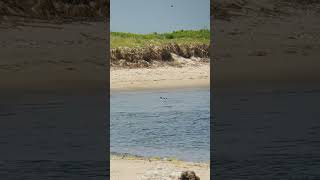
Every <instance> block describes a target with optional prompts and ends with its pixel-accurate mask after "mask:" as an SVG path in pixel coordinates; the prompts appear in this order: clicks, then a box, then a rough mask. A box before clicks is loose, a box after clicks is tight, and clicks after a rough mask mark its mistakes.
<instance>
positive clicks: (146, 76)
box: [110, 63, 210, 91]
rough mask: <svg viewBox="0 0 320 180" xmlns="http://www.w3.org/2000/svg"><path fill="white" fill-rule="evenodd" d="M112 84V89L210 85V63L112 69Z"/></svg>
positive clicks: (150, 88)
mask: <svg viewBox="0 0 320 180" xmlns="http://www.w3.org/2000/svg"><path fill="white" fill-rule="evenodd" d="M110 86H111V91H114V90H120V91H126V90H152V89H171V88H192V87H209V86H210V64H209V63H201V64H198V65H187V66H183V67H173V66H164V67H157V68H138V69H111V84H110Z"/></svg>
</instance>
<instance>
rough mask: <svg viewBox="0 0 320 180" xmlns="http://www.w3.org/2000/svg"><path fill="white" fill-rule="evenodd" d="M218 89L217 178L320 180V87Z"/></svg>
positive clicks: (215, 121) (215, 127)
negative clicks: (246, 89)
mask: <svg viewBox="0 0 320 180" xmlns="http://www.w3.org/2000/svg"><path fill="white" fill-rule="evenodd" d="M239 91H240V90H237V89H233V90H232V91H231V92H226V91H225V90H224V89H222V90H219V89H218V90H217V93H215V96H214V101H213V102H214V106H213V109H214V113H215V118H214V119H213V121H212V123H213V124H212V125H213V126H212V127H213V131H212V133H213V137H214V138H213V142H212V146H213V150H214V151H213V152H212V154H213V155H212V159H211V160H212V168H213V169H214V171H213V172H214V173H213V175H214V177H215V178H214V179H222V180H225V179H319V177H320V171H319V170H320V131H319V130H320V121H319V119H320V111H319V107H320V106H319V105H320V90H319V89H272V90H263V91H258V90H257V91H255V90H251V91H249V90H248V91H247V92H246V91H244V92H239Z"/></svg>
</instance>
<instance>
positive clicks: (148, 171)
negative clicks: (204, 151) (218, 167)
mask: <svg viewBox="0 0 320 180" xmlns="http://www.w3.org/2000/svg"><path fill="white" fill-rule="evenodd" d="M110 165H111V172H110V173H111V176H110V177H111V179H112V180H129V179H130V180H140V179H148V178H151V177H153V178H155V177H156V179H161V178H162V179H166V178H169V177H170V175H171V176H173V177H177V176H178V175H179V174H180V173H181V171H187V170H190V171H194V172H195V173H196V175H197V176H199V177H200V179H201V180H209V179H210V167H209V165H208V164H203V163H192V162H182V161H168V160H152V159H151V160H149V159H138V158H131V159H130V158H124V159H122V158H120V157H116V156H114V157H112V158H111V161H110Z"/></svg>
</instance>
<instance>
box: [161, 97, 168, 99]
mask: <svg viewBox="0 0 320 180" xmlns="http://www.w3.org/2000/svg"><path fill="white" fill-rule="evenodd" d="M160 99H168V98H166V97H160Z"/></svg>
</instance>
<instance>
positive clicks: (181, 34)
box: [110, 29, 210, 48]
mask: <svg viewBox="0 0 320 180" xmlns="http://www.w3.org/2000/svg"><path fill="white" fill-rule="evenodd" d="M168 43H177V44H209V43H210V30H209V29H199V30H179V31H173V32H168V33H156V32H154V33H150V34H133V33H126V32H111V33H110V45H111V48H120V47H129V48H132V47H145V46H150V45H152V46H160V45H163V44H168Z"/></svg>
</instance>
